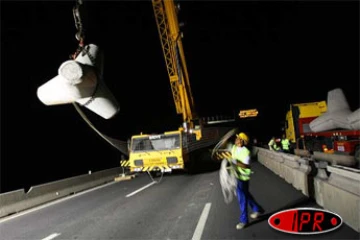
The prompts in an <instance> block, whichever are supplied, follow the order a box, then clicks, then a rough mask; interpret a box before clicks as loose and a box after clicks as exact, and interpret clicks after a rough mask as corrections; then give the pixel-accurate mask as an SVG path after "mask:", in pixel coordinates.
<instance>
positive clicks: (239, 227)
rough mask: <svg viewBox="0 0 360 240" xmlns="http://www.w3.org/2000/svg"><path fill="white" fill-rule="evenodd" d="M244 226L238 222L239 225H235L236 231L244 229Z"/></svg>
mask: <svg viewBox="0 0 360 240" xmlns="http://www.w3.org/2000/svg"><path fill="white" fill-rule="evenodd" d="M245 225H246V224H245V223H242V222H240V223H238V224H236V229H237V230H240V229H243V228H244V227H245Z"/></svg>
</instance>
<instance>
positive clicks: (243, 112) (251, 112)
mask: <svg viewBox="0 0 360 240" xmlns="http://www.w3.org/2000/svg"><path fill="white" fill-rule="evenodd" d="M258 114H259V112H258V110H257V109H248V110H241V111H240V112H239V117H240V118H247V117H256V116H257V115H258Z"/></svg>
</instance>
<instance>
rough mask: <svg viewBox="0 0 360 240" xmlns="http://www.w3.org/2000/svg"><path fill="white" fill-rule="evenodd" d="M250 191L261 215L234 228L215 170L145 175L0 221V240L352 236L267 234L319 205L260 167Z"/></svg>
mask: <svg viewBox="0 0 360 240" xmlns="http://www.w3.org/2000/svg"><path fill="white" fill-rule="evenodd" d="M253 170H254V172H255V173H254V174H253V177H252V182H251V186H250V191H251V192H252V193H253V195H254V197H255V198H257V200H258V202H259V203H260V204H261V205H262V206H263V207H264V208H265V210H266V213H265V215H264V216H263V217H262V218H260V219H258V220H255V221H252V222H251V223H250V225H249V226H248V227H247V228H245V229H243V230H236V228H235V225H236V224H237V222H238V218H239V208H238V205H237V203H236V201H233V202H231V203H230V204H225V202H224V198H223V195H222V192H221V186H220V183H219V171H218V170H217V169H215V170H214V169H213V170H212V171H208V172H202V173H197V174H193V175H190V174H184V173H174V174H171V175H164V176H163V178H161V179H160V178H156V179H155V180H156V181H160V182H157V183H155V182H152V180H151V178H150V177H149V176H148V175H147V174H141V175H139V176H138V177H137V178H135V179H132V180H128V181H122V182H115V183H111V184H107V185H105V186H102V187H100V188H97V189H95V190H93V191H88V192H86V193H83V194H76V195H73V196H71V197H69V198H66V199H62V200H61V201H58V202H57V203H55V204H51V205H49V206H47V207H44V208H40V209H37V210H35V211H30V212H28V213H26V214H24V213H23V214H21V215H19V216H18V215H13V216H11V217H10V218H5V219H1V220H0V239H2V240H15V239H17V240H18V239H26V240H32V239H39V240H51V239H55V240H60V239H84V240H90V239H99V240H105V239H194V240H196V239H303V238H306V239H315V238H316V239H359V233H357V232H356V231H354V230H352V229H351V228H349V227H348V226H347V225H345V224H343V225H342V226H341V227H340V228H339V229H337V230H335V231H333V232H329V233H325V234H319V235H316V236H308V235H307V236H303V235H301V236H299V235H292V234H287V233H282V232H279V231H276V230H274V229H272V228H271V227H270V226H269V225H268V222H267V219H268V217H269V216H270V215H271V214H272V213H275V212H276V211H279V210H283V209H287V208H292V207H319V206H317V205H316V204H315V203H314V202H313V201H311V200H309V199H307V198H305V197H304V196H303V195H302V193H301V192H299V191H297V190H295V189H294V188H293V187H292V186H291V185H289V184H288V183H286V182H285V181H284V180H283V179H281V178H280V177H278V176H277V175H275V174H273V173H272V172H271V171H270V170H268V169H267V168H265V167H264V166H262V165H261V164H260V163H258V162H255V163H254V167H253Z"/></svg>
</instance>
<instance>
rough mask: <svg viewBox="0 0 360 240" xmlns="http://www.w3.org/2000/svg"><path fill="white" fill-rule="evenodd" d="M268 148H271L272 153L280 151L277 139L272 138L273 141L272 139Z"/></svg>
mask: <svg viewBox="0 0 360 240" xmlns="http://www.w3.org/2000/svg"><path fill="white" fill-rule="evenodd" d="M268 146H269V149H270V150H271V151H277V152H278V151H280V148H279V146H278V145H277V143H276V139H275V137H272V138H271V139H270V141H269V143H268Z"/></svg>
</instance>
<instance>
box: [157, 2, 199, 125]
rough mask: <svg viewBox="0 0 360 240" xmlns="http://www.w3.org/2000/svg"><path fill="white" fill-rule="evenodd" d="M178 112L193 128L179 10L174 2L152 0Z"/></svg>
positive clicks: (190, 97)
mask: <svg viewBox="0 0 360 240" xmlns="http://www.w3.org/2000/svg"><path fill="white" fill-rule="evenodd" d="M152 5H153V9H154V14H155V20H156V25H157V28H158V32H159V35H160V40H161V46H162V49H163V54H164V58H165V63H166V68H167V72H168V75H169V79H170V86H171V91H172V94H173V98H174V102H175V108H176V112H177V113H178V114H182V116H183V121H184V122H186V123H189V124H190V126H192V124H193V123H192V120H193V119H194V118H195V115H196V113H195V110H194V100H193V96H192V92H191V87H190V81H189V74H188V70H187V67H186V61H185V54H184V50H183V45H182V41H181V32H180V28H179V23H178V19H177V8H176V6H175V4H174V2H173V1H172V0H152Z"/></svg>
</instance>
